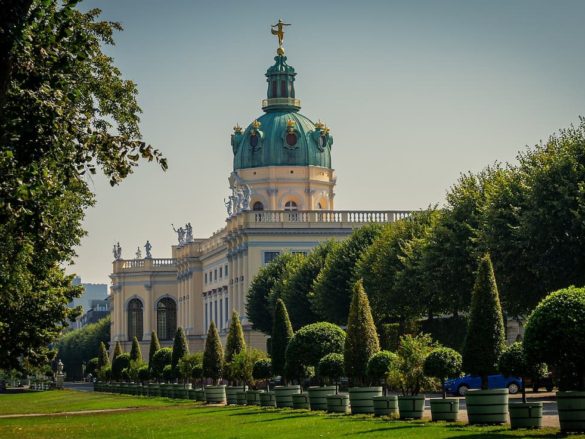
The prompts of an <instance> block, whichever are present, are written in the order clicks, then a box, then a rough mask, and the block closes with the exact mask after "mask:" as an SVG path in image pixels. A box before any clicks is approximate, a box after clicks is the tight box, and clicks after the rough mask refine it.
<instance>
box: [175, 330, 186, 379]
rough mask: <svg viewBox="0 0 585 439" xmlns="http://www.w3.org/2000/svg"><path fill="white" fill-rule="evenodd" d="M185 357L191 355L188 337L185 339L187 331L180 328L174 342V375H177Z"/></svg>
mask: <svg viewBox="0 0 585 439" xmlns="http://www.w3.org/2000/svg"><path fill="white" fill-rule="evenodd" d="M185 355H189V346H187V337H185V331H184V330H183V328H182V327H180V326H179V328H178V329H177V332H176V333H175V340H174V341H173V355H172V357H171V367H172V368H173V373H174V374H175V375H177V372H178V370H177V367H178V365H179V360H180V359H181V358H183V357H184V356H185Z"/></svg>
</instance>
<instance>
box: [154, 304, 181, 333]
mask: <svg viewBox="0 0 585 439" xmlns="http://www.w3.org/2000/svg"><path fill="white" fill-rule="evenodd" d="M175 332H177V304H176V303H175V301H174V300H173V299H171V298H170V297H165V298H164V299H161V300H159V302H158V305H157V306H156V333H157V335H158V338H159V340H171V339H172V338H173V337H174V336H175Z"/></svg>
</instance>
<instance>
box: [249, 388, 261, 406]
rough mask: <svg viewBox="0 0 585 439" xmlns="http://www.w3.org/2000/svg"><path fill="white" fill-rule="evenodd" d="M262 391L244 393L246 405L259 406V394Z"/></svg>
mask: <svg viewBox="0 0 585 439" xmlns="http://www.w3.org/2000/svg"><path fill="white" fill-rule="evenodd" d="M261 393H264V390H248V391H247V392H246V405H260V394H261Z"/></svg>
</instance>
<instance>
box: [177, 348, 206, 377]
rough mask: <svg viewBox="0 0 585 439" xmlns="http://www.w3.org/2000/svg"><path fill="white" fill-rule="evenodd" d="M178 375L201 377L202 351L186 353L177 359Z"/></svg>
mask: <svg viewBox="0 0 585 439" xmlns="http://www.w3.org/2000/svg"><path fill="white" fill-rule="evenodd" d="M178 372H179V377H180V378H182V379H184V380H185V379H190V378H193V379H201V374H202V373H203V352H195V353H193V354H187V355H185V356H183V358H181V359H180V360H179V365H178Z"/></svg>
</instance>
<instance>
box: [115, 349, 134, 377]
mask: <svg viewBox="0 0 585 439" xmlns="http://www.w3.org/2000/svg"><path fill="white" fill-rule="evenodd" d="M129 367H130V354H128V353H126V352H123V353H121V354H120V355H118V356H117V357H116V358H114V360H113V361H112V379H113V380H114V381H118V380H120V379H121V378H122V371H123V370H124V369H127V368H129ZM126 379H127V378H126Z"/></svg>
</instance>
